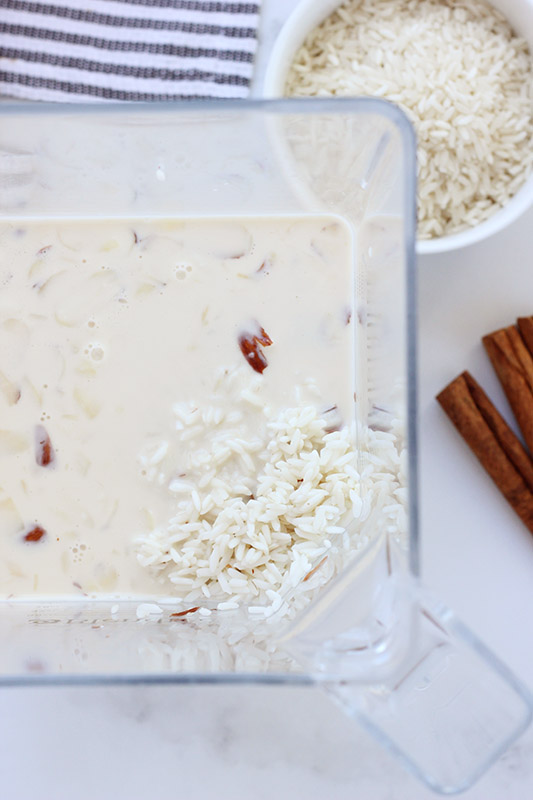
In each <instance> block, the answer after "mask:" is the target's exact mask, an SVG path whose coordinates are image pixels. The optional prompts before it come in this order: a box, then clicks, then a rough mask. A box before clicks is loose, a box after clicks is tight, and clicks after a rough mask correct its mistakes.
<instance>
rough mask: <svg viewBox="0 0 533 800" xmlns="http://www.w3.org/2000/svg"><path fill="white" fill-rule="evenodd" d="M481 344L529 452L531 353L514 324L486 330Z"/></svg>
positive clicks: (532, 433) (532, 445)
mask: <svg viewBox="0 0 533 800" xmlns="http://www.w3.org/2000/svg"><path fill="white" fill-rule="evenodd" d="M483 344H484V345H485V350H486V351H487V354H488V356H489V358H490V360H491V362H492V366H493V367H494V369H495V371H496V374H497V375H498V378H499V379H500V383H501V385H502V388H503V390H504V392H505V394H506V395H507V399H508V400H509V405H510V406H511V408H512V410H513V413H514V415H515V418H516V421H517V423H518V425H519V427H520V430H521V431H522V434H523V436H524V439H525V442H526V444H527V446H528V448H529V450H530V453H533V356H532V355H531V353H530V352H529V350H528V348H527V347H526V345H525V344H524V340H523V339H522V337H521V335H520V333H519V331H518V329H517V328H516V327H515V326H514V325H511V326H509V327H508V328H502V329H501V330H498V331H494V333H489V334H487V336H484V337H483Z"/></svg>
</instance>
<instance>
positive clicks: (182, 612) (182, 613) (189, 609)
mask: <svg viewBox="0 0 533 800" xmlns="http://www.w3.org/2000/svg"><path fill="white" fill-rule="evenodd" d="M199 608H200V606H194V608H188V609H187V610H186V611H175V612H174V614H171V615H170V616H171V617H184V616H185V615H186V614H192V613H193V612H194V611H198V609H199Z"/></svg>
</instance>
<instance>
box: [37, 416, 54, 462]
mask: <svg viewBox="0 0 533 800" xmlns="http://www.w3.org/2000/svg"><path fill="white" fill-rule="evenodd" d="M35 460H36V461H37V463H38V465H39V466H40V467H48V466H50V464H53V462H54V461H55V453H54V448H53V447H52V442H51V441H50V437H49V436H48V433H47V432H46V428H44V427H43V426H42V425H36V427H35Z"/></svg>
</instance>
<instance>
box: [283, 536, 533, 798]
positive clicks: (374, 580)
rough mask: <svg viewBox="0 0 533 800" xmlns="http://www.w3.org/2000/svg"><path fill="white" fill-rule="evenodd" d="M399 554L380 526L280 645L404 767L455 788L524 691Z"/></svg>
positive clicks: (519, 724) (474, 773)
mask: <svg viewBox="0 0 533 800" xmlns="http://www.w3.org/2000/svg"><path fill="white" fill-rule="evenodd" d="M402 558H403V554H402V553H401V552H400V549H399V547H398V546H397V545H396V544H395V542H394V540H393V539H392V537H390V535H387V534H384V535H382V536H381V537H379V538H378V539H376V540H374V541H373V542H372V543H371V544H370V546H369V547H368V548H367V550H366V551H365V552H364V553H362V554H361V556H360V557H359V558H358V559H357V560H356V561H354V562H353V564H352V565H351V566H350V567H349V568H348V569H347V570H346V571H345V572H343V574H342V575H340V576H339V578H338V579H337V580H336V581H335V582H334V583H333V584H332V585H331V586H330V587H328V589H327V590H326V591H325V592H324V594H323V595H322V596H321V597H320V598H319V599H318V601H317V602H315V603H314V604H312V605H311V606H310V607H309V608H308V609H306V611H305V612H304V613H303V614H302V615H301V616H300V617H299V618H298V619H296V620H295V622H294V623H293V624H292V626H291V628H290V629H289V630H288V631H287V633H286V634H285V636H284V638H283V646H284V648H285V649H286V650H287V651H288V652H289V653H290V654H291V655H292V656H293V658H295V659H296V660H297V661H298V662H299V663H300V664H301V665H302V666H303V667H304V668H305V670H306V671H307V672H308V673H309V674H310V675H312V677H313V679H314V681H315V682H316V683H317V685H319V686H320V687H321V688H322V689H324V690H325V691H326V692H327V693H328V694H329V695H330V696H331V697H332V698H333V699H334V700H335V701H336V702H337V703H338V704H339V705H340V706H341V707H342V708H343V710H344V711H345V712H346V713H347V714H348V715H349V716H350V717H352V718H354V719H355V720H357V721H358V722H359V723H360V724H361V725H362V726H363V727H364V728H365V729H366V730H368V731H369V732H370V733H371V734H373V736H374V737H375V738H376V739H377V740H378V741H379V742H380V743H381V744H382V745H383V746H385V747H386V748H387V749H388V750H389V751H391V752H392V753H393V754H394V755H396V756H397V757H399V758H400V760H401V761H402V762H403V763H404V765H405V766H406V767H407V768H408V769H409V770H410V771H411V772H413V773H414V774H415V775H416V776H417V777H418V778H420V779H421V780H422V781H423V782H424V783H426V784H427V785H428V786H429V787H430V788H432V789H433V790H435V791H438V792H441V793H443V794H453V793H456V792H459V791H463V790H465V789H467V788H468V787H469V786H471V785H472V783H474V782H475V781H476V780H477V779H478V778H479V777H480V776H481V775H482V774H483V773H484V772H485V771H486V770H487V769H488V768H489V767H490V766H491V764H493V763H494V761H495V760H496V759H497V758H498V757H499V756H500V755H501V754H502V753H503V752H504V751H505V750H506V749H507V747H508V746H509V745H510V744H511V743H512V742H513V741H514V740H515V739H516V738H517V737H518V736H520V735H521V733H522V732H523V731H524V730H525V729H526V728H527V726H528V725H529V723H530V721H531V716H532V708H533V704H532V698H531V696H530V694H529V692H528V690H527V689H526V688H525V687H524V686H522V685H521V684H520V682H519V681H518V680H517V679H516V678H515V677H514V676H513V675H512V673H511V672H510V671H509V670H508V669H507V667H505V665H504V664H502V663H501V661H499V659H497V658H496V656H495V655H494V654H493V653H491V652H490V651H489V650H488V649H487V648H486V647H485V646H484V645H483V644H482V642H480V641H479V640H478V639H477V638H476V636H475V635H474V634H473V633H472V632H471V631H470V630H469V629H468V628H467V627H466V626H465V625H463V624H462V623H461V622H460V621H459V620H458V619H457V618H456V617H455V616H454V614H453V612H452V611H451V610H450V609H448V608H446V607H445V606H444V605H443V604H442V603H440V602H438V601H436V600H435V599H434V598H432V597H431V596H430V594H429V593H428V592H427V591H426V590H425V589H424V588H422V586H421V585H420V583H419V581H418V579H417V578H416V577H414V576H413V575H412V574H410V573H409V572H408V571H407V570H405V569H402Z"/></svg>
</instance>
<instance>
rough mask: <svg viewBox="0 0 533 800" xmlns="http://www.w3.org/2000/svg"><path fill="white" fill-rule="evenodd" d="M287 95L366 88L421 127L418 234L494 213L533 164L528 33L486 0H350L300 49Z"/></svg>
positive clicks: (363, 91)
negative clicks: (516, 31)
mask: <svg viewBox="0 0 533 800" xmlns="http://www.w3.org/2000/svg"><path fill="white" fill-rule="evenodd" d="M285 94H287V95H302V96H303V95H306V96H311V95H320V96H327V95H338V96H340V95H348V96H356V95H374V96H378V97H383V98H385V99H388V100H391V101H393V102H395V103H397V104H398V105H399V106H400V107H401V108H403V109H404V111H405V112H406V113H407V115H408V116H409V118H410V119H411V121H412V122H413V124H414V127H415V130H416V132H417V137H418V187H419V190H418V234H419V237H420V238H422V239H429V238H433V237H437V236H442V235H445V234H451V233H456V232H458V231H460V230H463V229H465V228H468V227H472V226H474V225H477V224H478V223H479V222H482V221H483V220H485V219H487V218H488V217H490V216H491V215H492V214H493V213H494V212H495V211H497V210H498V209H500V208H502V207H503V206H504V205H505V203H506V202H507V201H508V200H509V198H511V197H512V196H513V195H514V194H515V193H516V192H517V191H518V189H519V188H520V187H521V186H522V184H523V183H524V182H525V180H526V178H527V176H528V175H529V173H530V171H531V168H532V165H533V68H532V59H531V55H530V53H529V50H528V47H527V44H526V42H525V41H524V40H523V39H521V38H519V37H518V36H516V35H515V34H514V33H513V31H512V29H511V27H510V25H509V23H508V22H507V21H506V19H505V18H504V17H503V16H502V14H500V12H498V11H496V9H494V8H493V7H492V6H491V5H489V4H488V3H486V2H484V1H483V0H348V2H345V3H343V4H342V6H340V7H339V9H338V10H337V11H335V12H334V13H333V14H332V15H331V16H330V17H328V18H327V19H326V20H325V21H324V22H323V23H322V25H320V26H319V27H318V28H316V29H315V30H314V31H313V32H312V33H311V34H310V35H309V37H308V38H307V40H306V41H305V43H304V45H303V46H302V48H301V49H300V50H299V51H298V53H297V54H296V56H295V59H294V62H293V64H292V67H291V70H290V72H289V75H288V79H287V84H286V88H285Z"/></svg>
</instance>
